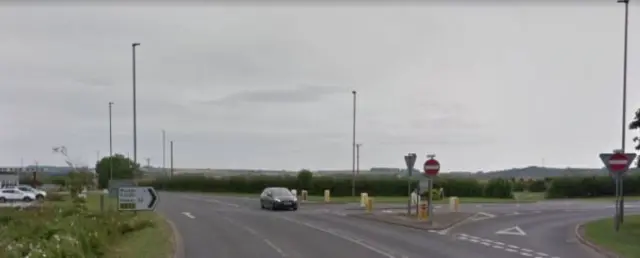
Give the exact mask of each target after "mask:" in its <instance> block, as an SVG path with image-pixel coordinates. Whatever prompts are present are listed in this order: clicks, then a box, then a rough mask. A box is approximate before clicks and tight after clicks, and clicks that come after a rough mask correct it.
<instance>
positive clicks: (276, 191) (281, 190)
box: [271, 188, 293, 196]
mask: <svg viewBox="0 0 640 258" xmlns="http://www.w3.org/2000/svg"><path fill="white" fill-rule="evenodd" d="M271 192H272V193H273V196H293V194H291V192H290V191H289V189H284V188H274V189H272V190H271Z"/></svg>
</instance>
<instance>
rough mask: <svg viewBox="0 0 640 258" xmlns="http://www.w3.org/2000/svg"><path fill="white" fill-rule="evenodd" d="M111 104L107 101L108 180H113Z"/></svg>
mask: <svg viewBox="0 0 640 258" xmlns="http://www.w3.org/2000/svg"><path fill="white" fill-rule="evenodd" d="M112 106H113V102H111V101H109V180H112V179H113V130H112V126H111V124H112V123H111V121H112V119H111V117H112V116H111V107H112Z"/></svg>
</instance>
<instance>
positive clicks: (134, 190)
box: [118, 187, 158, 211]
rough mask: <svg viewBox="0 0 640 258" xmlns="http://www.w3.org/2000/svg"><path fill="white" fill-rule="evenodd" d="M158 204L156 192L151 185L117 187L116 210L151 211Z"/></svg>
mask: <svg viewBox="0 0 640 258" xmlns="http://www.w3.org/2000/svg"><path fill="white" fill-rule="evenodd" d="M157 204H158V194H157V193H156V190H155V189H153V187H120V188H118V210H120V211H152V210H154V209H155V208H156V205H157Z"/></svg>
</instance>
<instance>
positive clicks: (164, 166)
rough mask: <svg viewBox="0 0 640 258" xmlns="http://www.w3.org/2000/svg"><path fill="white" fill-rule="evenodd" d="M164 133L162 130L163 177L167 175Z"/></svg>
mask: <svg viewBox="0 0 640 258" xmlns="http://www.w3.org/2000/svg"><path fill="white" fill-rule="evenodd" d="M166 143H167V140H166V132H165V131H164V129H163V130H162V173H164V174H165V176H166V175H167V167H166V157H167V154H166Z"/></svg>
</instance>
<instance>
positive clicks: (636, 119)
mask: <svg viewBox="0 0 640 258" xmlns="http://www.w3.org/2000/svg"><path fill="white" fill-rule="evenodd" d="M629 130H639V131H640V109H638V110H636V113H635V115H634V116H633V121H631V123H630V124H629ZM633 142H635V143H636V146H635V149H636V150H640V137H638V136H636V137H633ZM639 159H640V157H639ZM636 166H638V167H640V162H637V163H636Z"/></svg>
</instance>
